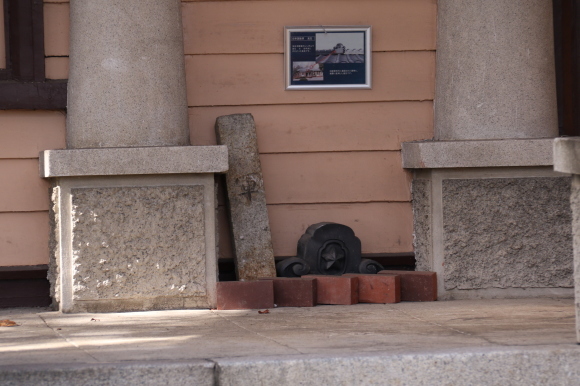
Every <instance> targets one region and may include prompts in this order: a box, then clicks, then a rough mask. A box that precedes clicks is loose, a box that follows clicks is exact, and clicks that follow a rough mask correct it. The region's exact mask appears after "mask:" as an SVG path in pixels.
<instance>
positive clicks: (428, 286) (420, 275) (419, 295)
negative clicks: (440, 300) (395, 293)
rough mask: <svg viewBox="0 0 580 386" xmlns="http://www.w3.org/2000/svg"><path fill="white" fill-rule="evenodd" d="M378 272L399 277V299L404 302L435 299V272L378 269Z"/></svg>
mask: <svg viewBox="0 0 580 386" xmlns="http://www.w3.org/2000/svg"><path fill="white" fill-rule="evenodd" d="M378 274H379V275H398V276H400V277H401V300H402V301H404V302H432V301H434V300H437V274H436V273H435V272H419V271H380V272H379V273H378Z"/></svg>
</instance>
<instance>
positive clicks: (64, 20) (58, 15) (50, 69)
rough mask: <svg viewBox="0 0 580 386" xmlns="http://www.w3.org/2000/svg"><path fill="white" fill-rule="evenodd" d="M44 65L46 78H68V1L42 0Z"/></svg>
mask: <svg viewBox="0 0 580 386" xmlns="http://www.w3.org/2000/svg"><path fill="white" fill-rule="evenodd" d="M44 3H45V4H44V54H45V56H46V59H45V62H44V65H45V71H46V77H47V79H67V78H68V43H69V38H68V37H69V3H68V2H64V1H55V0H44Z"/></svg>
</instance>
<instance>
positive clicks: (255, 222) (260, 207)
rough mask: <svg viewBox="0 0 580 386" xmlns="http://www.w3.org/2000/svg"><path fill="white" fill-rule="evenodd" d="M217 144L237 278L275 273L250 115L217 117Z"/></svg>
mask: <svg viewBox="0 0 580 386" xmlns="http://www.w3.org/2000/svg"><path fill="white" fill-rule="evenodd" d="M216 135H217V138H218V143H219V144H222V145H227V147H228V163H229V165H230V169H229V171H228V173H227V174H226V185H227V191H228V201H229V207H230V219H231V224H232V231H233V242H234V247H235V252H236V271H237V275H238V279H239V280H242V281H243V280H256V279H258V278H262V277H274V276H276V268H275V266H274V251H273V249H272V238H271V235H270V224H269V221H268V210H267V208H266V195H265V193H264V180H263V178H262V167H261V165H260V158H259V154H258V144H257V138H256V126H255V124H254V118H253V117H252V115H251V114H234V115H226V116H222V117H219V118H218V119H217V121H216Z"/></svg>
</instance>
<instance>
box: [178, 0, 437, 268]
mask: <svg viewBox="0 0 580 386" xmlns="http://www.w3.org/2000/svg"><path fill="white" fill-rule="evenodd" d="M183 22H184V33H185V53H186V70H187V87H188V88H187V90H188V102H189V106H190V109H189V112H190V130H191V136H192V142H193V144H196V145H209V144H215V134H214V129H213V127H214V123H215V119H216V117H218V116H220V115H225V114H234V113H252V114H253V116H254V119H255V121H256V126H257V132H258V147H259V150H260V153H261V157H260V159H261V161H262V168H263V173H264V183H265V188H266V199H267V203H268V212H269V216H270V223H271V227H272V238H273V243H274V253H275V254H276V255H277V256H291V255H294V254H295V253H296V243H297V241H298V238H299V237H300V235H301V234H302V233H303V232H304V231H305V229H306V228H307V227H308V226H309V225H311V224H314V223H316V222H320V221H334V222H340V223H344V224H346V225H349V226H351V227H352V228H353V229H354V230H355V232H356V234H357V235H358V236H359V237H360V238H361V240H362V245H363V252H365V253H388V252H410V251H412V232H413V231H412V213H411V205H410V190H409V185H410V178H409V175H408V174H407V172H405V171H404V170H403V169H402V167H401V158H400V144H401V142H403V141H411V140H417V139H425V138H431V137H432V133H433V117H432V115H433V111H432V110H433V106H432V100H433V94H434V80H435V76H434V72H435V30H436V1H435V0H384V1H376V0H357V1H344V0H343V1H339V0H308V1H296V0H278V1H242V0H240V1H187V2H183ZM320 24H324V25H341V24H342V25H345V24H347V25H352V24H355V25H372V27H373V89H372V90H337V91H285V90H284V78H283V71H284V67H283V49H284V46H283V27H284V26H290V25H320ZM221 212H222V217H224V218H225V212H224V211H223V209H222V211H221ZM227 237H228V235H227V232H223V235H222V239H221V241H222V242H221V245H222V248H221V249H220V256H222V257H225V256H229V253H230V252H229V251H230V249H229V245H228V243H227V241H228V239H227ZM224 238H226V239H225V240H224Z"/></svg>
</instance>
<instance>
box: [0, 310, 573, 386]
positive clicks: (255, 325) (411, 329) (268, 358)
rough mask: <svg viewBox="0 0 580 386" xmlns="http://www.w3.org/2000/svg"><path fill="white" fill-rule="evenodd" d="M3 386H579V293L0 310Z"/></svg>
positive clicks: (0, 357)
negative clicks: (266, 307) (260, 305)
mask: <svg viewBox="0 0 580 386" xmlns="http://www.w3.org/2000/svg"><path fill="white" fill-rule="evenodd" d="M0 319H10V320H13V321H15V322H16V323H18V324H19V326H17V327H9V328H8V327H4V328H0V385H2V386H4V385H111V384H123V385H133V384H136V385H137V384H139V385H160V384H161V385H188V384H192V385H204V384H211V385H214V384H215V385H367V384H393V385H502V386H503V385H540V384H541V385H579V384H580V346H579V345H577V344H576V340H575V324H574V304H573V299H511V300H505V299H504V300H469V301H444V302H442V301H437V302H425V303H412V302H402V303H398V304H380V305H377V304H358V305H352V306H317V307H310V308H275V309H271V310H270V312H269V313H267V314H259V313H258V311H257V310H244V311H215V310H187V311H151V312H131V313H110V314H60V313H57V312H50V311H48V310H46V309H11V310H0Z"/></svg>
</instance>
